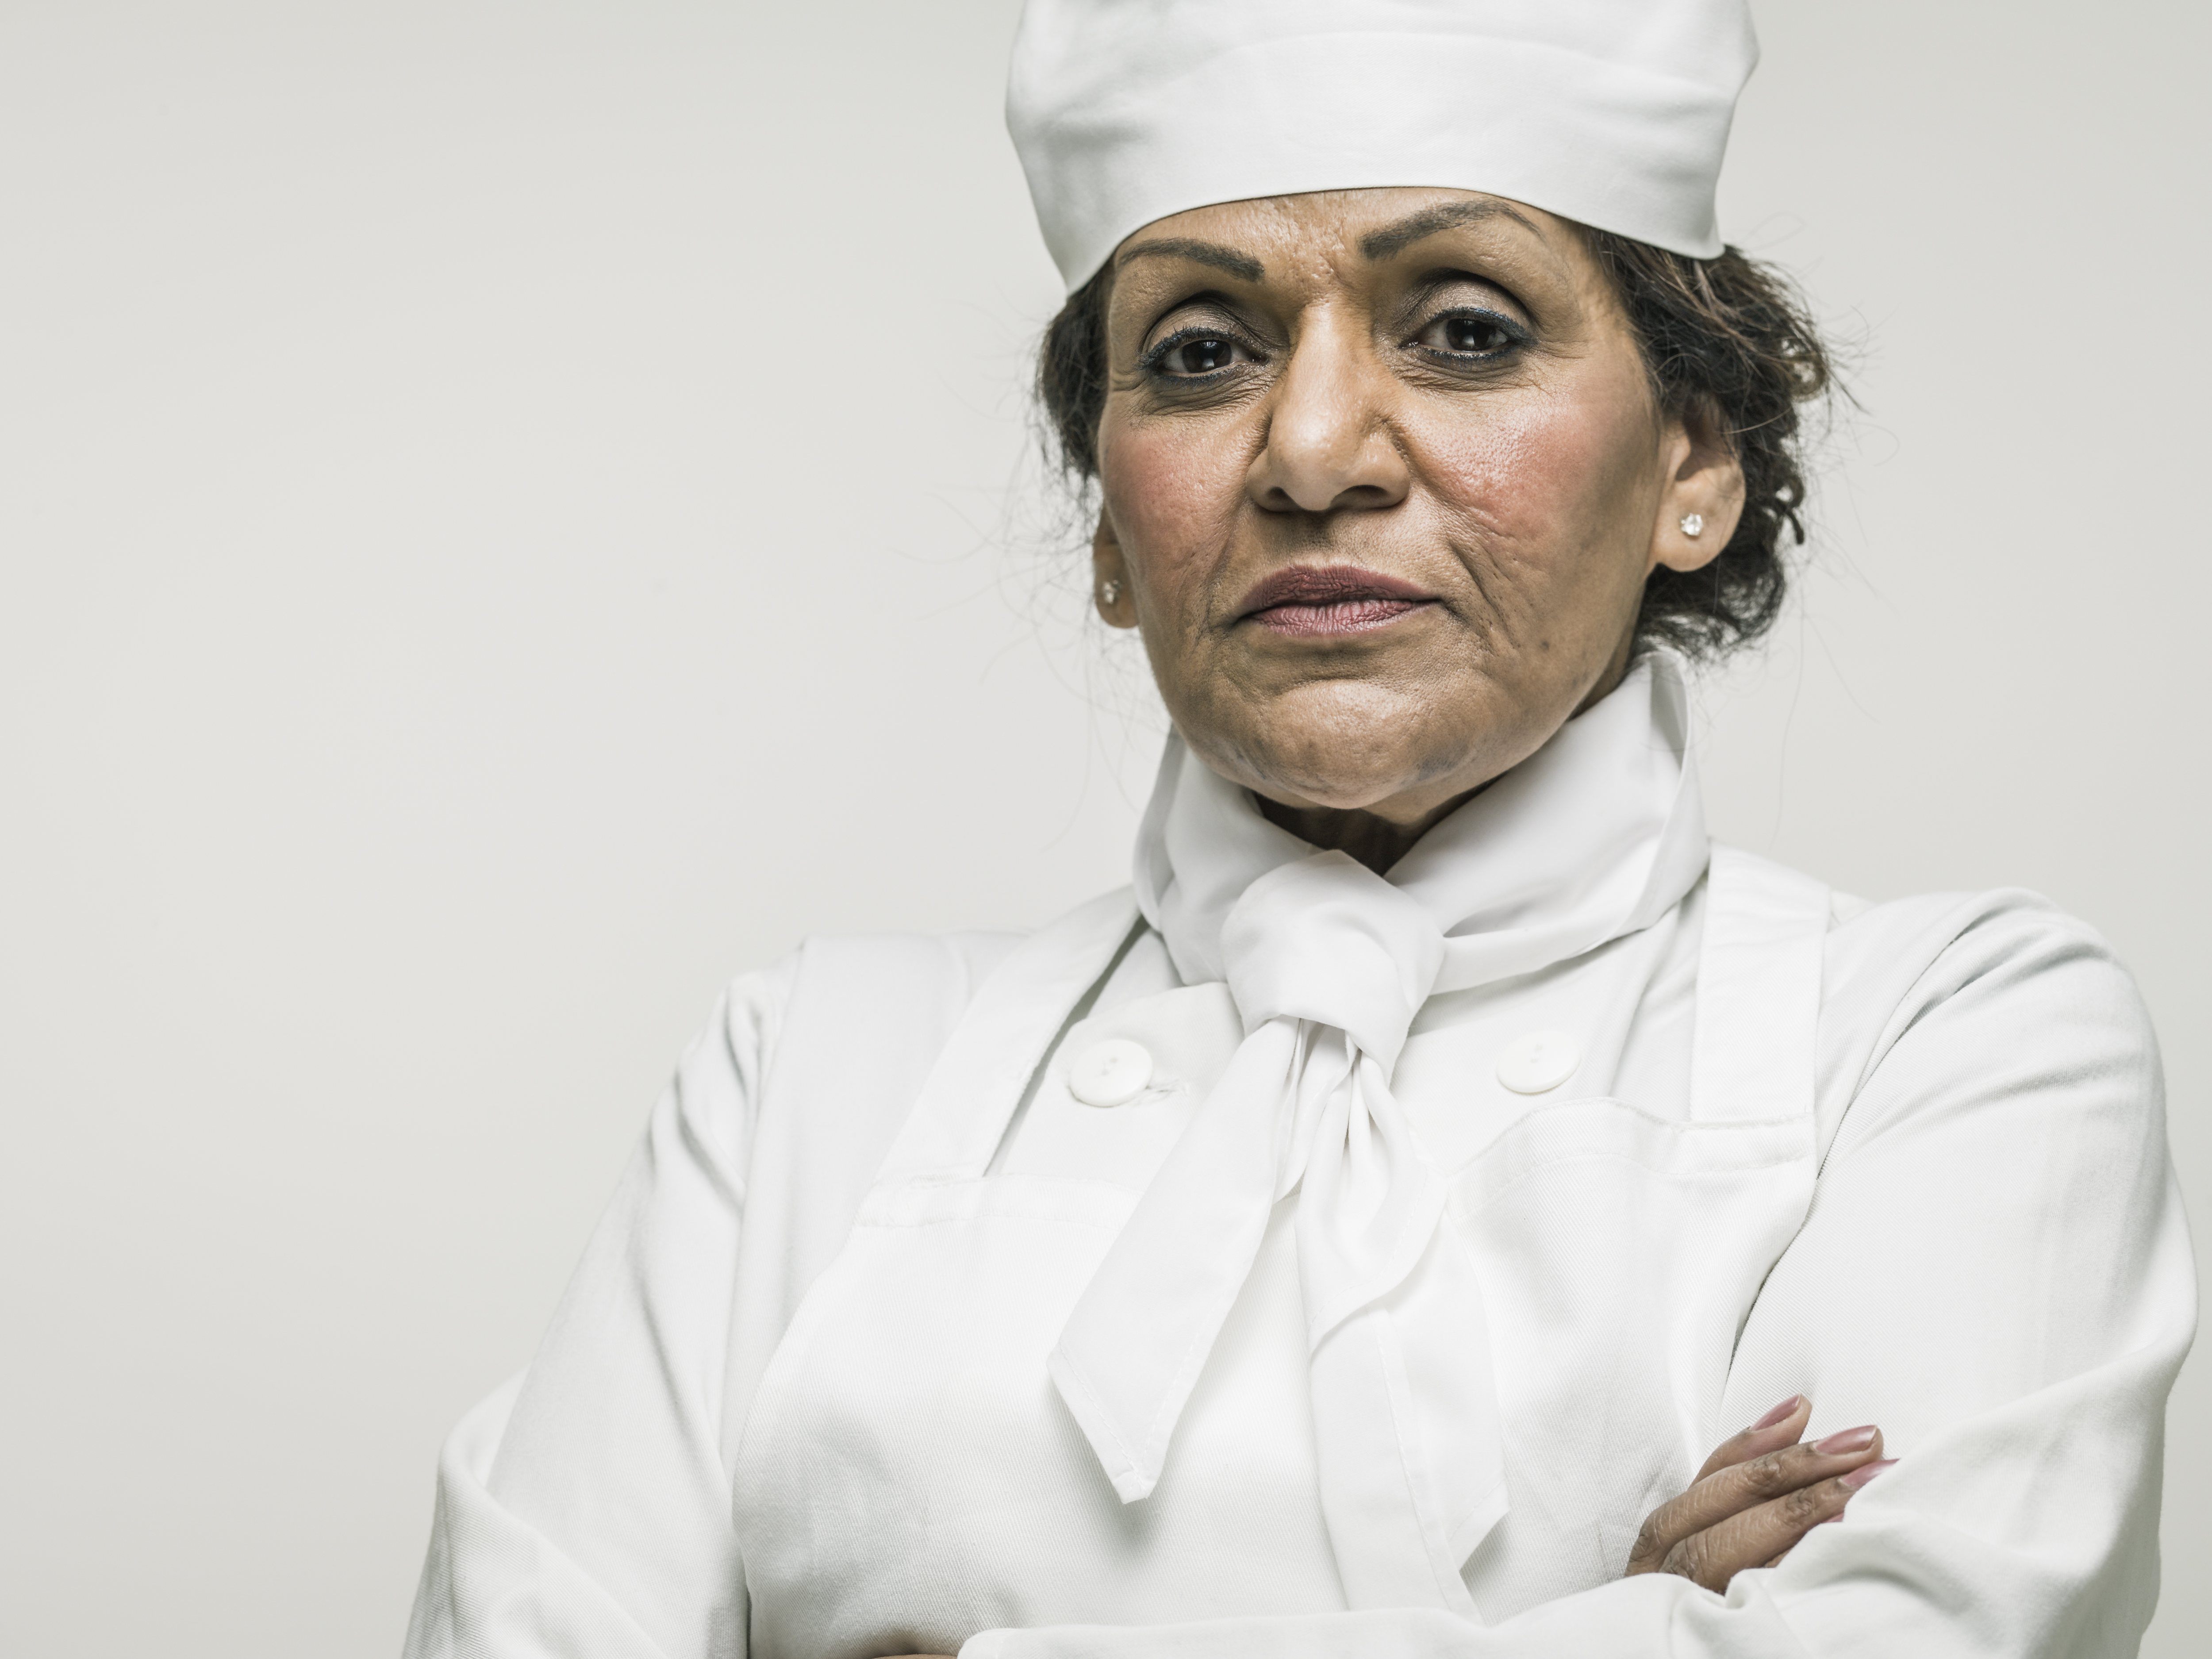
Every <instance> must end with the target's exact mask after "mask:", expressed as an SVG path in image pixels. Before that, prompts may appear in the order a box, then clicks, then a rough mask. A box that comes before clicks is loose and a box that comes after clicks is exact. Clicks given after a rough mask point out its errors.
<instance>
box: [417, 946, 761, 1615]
mask: <svg viewBox="0 0 2212 1659" xmlns="http://www.w3.org/2000/svg"><path fill="white" fill-rule="evenodd" d="M791 973H792V966H791V964H789V963H787V964H786V965H785V966H784V967H783V968H781V969H772V970H769V971H768V972H765V973H762V974H756V975H749V976H747V977H746V978H744V979H741V980H739V981H737V983H736V984H735V985H733V986H732V987H731V988H730V990H729V992H728V993H727V994H726V995H725V997H724V998H723V1000H722V1002H721V1005H720V1007H718V1008H717V1010H716V1012H715V1016H714V1020H713V1022H712V1023H711V1024H710V1025H709V1026H708V1030H706V1032H705V1033H704V1034H703V1035H702V1036H701V1037H700V1038H699V1039H698V1040H697V1041H696V1042H695V1043H694V1044H693V1045H692V1047H691V1048H690V1051H689V1052H688V1053H687V1054H685V1056H684V1060H683V1061H682V1063H681V1064H680V1066H678V1071H677V1074H676V1077H675V1079H673V1080H672V1082H671V1084H670V1085H669V1087H668V1089H667V1091H665V1093H664V1094H663V1096H662V1097H661V1098H660V1100H659V1103H658V1104H657V1105H656V1106H655V1107H654V1109H653V1115H652V1118H651V1120H650V1121H649V1123H648V1126H647V1130H646V1134H645V1138H644V1140H643V1142H642V1144H641V1146H640V1147H639V1149H638V1151H637V1152H636V1154H635V1156H634V1157H633V1158H632V1159H631V1161H630V1164H629V1168H628V1170H626V1171H625V1172H624V1174H623V1180H622V1182H621V1184H620V1186H619V1187H618V1188H617V1191H616V1194H615V1197H614V1200H613V1202H612V1203H611V1206H609V1208H608V1211H607V1213H606V1215H605V1218H603V1219H602V1220H601V1221H600V1223H599V1226H598V1228H597V1230H596V1231H594V1232H593V1234H592V1240H591V1243H590V1244H589V1245H588V1246H587V1247H586V1250H585V1253H584V1258H583V1261H582V1262H581V1264H580V1266H579V1267H578V1268H577V1270H576V1273H575V1275H574V1278H573V1279H571V1280H570V1282H569V1285H568V1290H567V1291H566V1293H565V1294H564V1295H563V1297H562V1301H561V1304H560V1307H559V1310H558V1311H557V1312H556V1314H555V1316H554V1319H553V1323H552V1326H551V1328H550V1330H549V1331H548V1332H547V1334H546V1336H545V1338H544V1341H543V1343H542V1344H541V1345H540V1346H539V1348H538V1352H537V1353H536V1355H535V1356H534V1357H533V1358H532V1360H531V1362H530V1364H529V1367H528V1369H527V1370H526V1371H524V1373H523V1374H522V1375H521V1376H519V1377H517V1378H515V1379H514V1380H513V1381H512V1382H510V1383H507V1385H506V1386H505V1387H504V1388H502V1389H499V1390H498V1391H497V1392H496V1393H495V1394H494V1395H492V1396H491V1397H490V1398H489V1399H488V1400H486V1401H483V1404H482V1405H480V1406H478V1407H477V1408H476V1409H475V1410H474V1411H472V1412H471V1413H469V1415H468V1416H467V1417H466V1418H465V1419H464V1420H463V1421H462V1423H461V1425H459V1428H457V1429H456V1430H455V1431H454V1432H453V1436H452V1437H451V1438H450V1439H449V1440H448V1441H447V1444H446V1447H445V1449H444V1452H443V1453H442V1455H441V1457H440V1460H439V1468H438V1492H437V1502H436V1508H435V1516H434V1520H433V1523H432V1531H431V1539H430V1550H429V1556H428V1560H427V1562H426V1563H425V1565H424V1567H423V1571H422V1583H421V1586H420V1588H419V1589H418V1590H417V1591H416V1600H415V1608H414V1614H413V1617H412V1619H411V1620H410V1622H409V1626H408V1632H407V1644H406V1649H405V1652H406V1659H556V1656H558V1659H586V1656H588V1659H670V1656H682V1659H693V1656H714V1659H738V1656H742V1655H743V1654H744V1650H745V1610H744V1572H743V1568H742V1565H741V1564H740V1562H739V1560H738V1550H737V1541H736V1538H735V1535H734V1534H733V1532H732V1526H731V1522H730V1491H729V1483H728V1480H727V1478H726V1474H725V1473H724V1462H723V1457H722V1449H721V1444H720V1442H721V1437H722V1411H723V1399H722V1395H723V1386H722V1385H723V1375H722V1374H723V1371H724V1369H725V1367H726V1363H727V1358H726V1356H727V1351H728V1340H727V1338H728V1329H729V1323H730V1317H731V1310H732V1285H733V1283H734V1279H735V1276H736V1273H737V1263H738V1233H739V1229H740V1225H741V1224H742V1221H743V1218H744V1202H745V1189H746V1175H747V1170H748V1163H749V1157H750V1146H751V1142H752V1136H753V1127H754V1121H755V1118H756V1115H757V1109H758V1101H759V1095H760V1083H761V1079H762V1075H763V1069H764V1066H765V1064H766V1060H767V1055H768V1053H769V1048H770V1047H771V1045H772V1043H773V1042H774V1039H775V1034H776V1031H777V1029H778V1027H779V1025H780V1023H781V1016H782V1010H783V1008H784V1006H785V1004H786V1002H787V996H788V989H789V980H790V977H791Z"/></svg>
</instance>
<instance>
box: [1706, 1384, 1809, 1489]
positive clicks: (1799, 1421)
mask: <svg viewBox="0 0 2212 1659" xmlns="http://www.w3.org/2000/svg"><path fill="white" fill-rule="evenodd" d="M1812 1415H1813V1402H1812V1401H1809V1400H1808V1399H1806V1398H1805V1396H1804V1395H1802V1394H1793V1395H1790V1398H1789V1399H1787V1400H1785V1401H1783V1402H1782V1403H1781V1404H1780V1405H1778V1406H1777V1407H1774V1408H1773V1409H1772V1410H1771V1411H1770V1412H1768V1413H1766V1415H1765V1416H1764V1417H1762V1418H1760V1419H1759V1421H1758V1422H1756V1423H1754V1424H1753V1425H1751V1426H1750V1427H1749V1428H1747V1429H1742V1430H1739V1431H1737V1432H1736V1433H1735V1434H1732V1435H1730V1436H1729V1437H1728V1438H1727V1439H1725V1440H1723V1441H1722V1442H1721V1443H1720V1444H1719V1445H1717V1446H1716V1447H1714V1448H1713V1455H1711V1457H1708V1458H1707V1459H1706V1460H1705V1468H1701V1469H1699V1471H1698V1480H1704V1479H1705V1477H1706V1476H1707V1475H1709V1474H1719V1473H1720V1472H1721V1471H1722V1470H1723V1469H1725V1468H1731V1467H1732V1466H1734V1465H1735V1464H1737V1463H1748V1462H1751V1460H1752V1459H1753V1458H1754V1457H1764V1456H1765V1455H1766V1454H1767V1453H1768V1452H1771V1451H1780V1450H1781V1449H1783V1448H1784V1446H1794V1445H1796V1443H1797V1442H1798V1441H1800V1440H1802V1438H1804V1436H1805V1425H1806V1423H1807V1422H1808V1420H1809V1419H1811V1417H1812ZM1696 1484H1697V1481H1692V1482H1691V1485H1692V1486H1695V1485H1696Z"/></svg>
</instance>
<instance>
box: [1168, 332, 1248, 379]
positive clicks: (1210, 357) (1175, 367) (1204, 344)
mask: <svg viewBox="0 0 2212 1659" xmlns="http://www.w3.org/2000/svg"><path fill="white" fill-rule="evenodd" d="M1236 361H1237V348H1236V347H1235V346H1234V345H1232V344H1231V343H1229V342H1228V341H1227V340H1225V339H1223V338H1221V337H1219V336H1218V335H1213V334H1206V335H1201V336H1200V337H1198V338H1197V339H1194V340H1184V341H1182V342H1181V343H1178V344H1176V346H1174V347H1172V348H1171V349H1170V350H1169V352H1168V355H1167V362H1166V363H1165V365H1164V367H1165V368H1167V370H1168V372H1169V373H1170V374H1212V373H1214V371H1216V370H1217V369H1224V368H1228V367H1229V365H1230V364H1231V363H1233V362H1236Z"/></svg>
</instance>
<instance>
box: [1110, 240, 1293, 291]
mask: <svg viewBox="0 0 2212 1659" xmlns="http://www.w3.org/2000/svg"><path fill="white" fill-rule="evenodd" d="M1143 258H1162V259H1188V260H1191V261H1193V262H1194V263H1195V264H1201V265H1212V267H1213V268H1214V269H1215V270H1225V271H1227V272H1228V273H1229V274H1230V275H1231V276H1236V277H1240V278H1242V279H1243V281H1245V282H1248V283H1256V282H1258V281H1259V280H1260V279H1261V277H1263V276H1266V275H1267V266H1265V265H1263V264H1261V263H1260V262H1259V261H1258V260H1257V259H1255V258H1253V257H1252V256H1251V255H1250V254H1249V253H1239V252H1237V250H1236V249H1235V248H1233V247H1224V246H1221V244H1220V243H1218V242H1200V241H1194V240H1192V239H1191V238H1189V237H1188V236H1163V237H1161V238H1159V239H1158V240H1156V241H1151V242H1139V243H1138V244H1137V245H1136V246H1133V247H1125V248H1123V249H1122V250H1121V252H1120V253H1119V254H1117V255H1115V259H1114V269H1115V270H1120V269H1121V267H1122V266H1123V265H1126V264H1128V263H1129V261H1130V260H1132V259H1143Z"/></svg>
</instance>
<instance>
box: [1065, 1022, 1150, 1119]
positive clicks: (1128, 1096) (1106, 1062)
mask: <svg viewBox="0 0 2212 1659" xmlns="http://www.w3.org/2000/svg"><path fill="white" fill-rule="evenodd" d="M1151 1082H1152V1055H1151V1054H1150V1053H1149V1052H1147V1050H1146V1048H1145V1045H1144V1044H1143V1043H1141V1042H1130V1041H1129V1039H1128V1038H1127V1037H1108V1038H1107V1039H1106V1041H1105V1042H1094V1043H1092V1044H1091V1047H1089V1048H1085V1050H1084V1051H1083V1052H1082V1053H1081V1054H1078V1055H1076V1057H1075V1059H1074V1060H1073V1063H1071V1064H1070V1065H1069V1066H1068V1068H1067V1092H1068V1093H1070V1094H1072V1095H1073V1096H1074V1097H1076V1098H1077V1099H1078V1100H1079V1101H1081V1102H1082V1103H1084V1104H1085V1106H1126V1105H1127V1104H1128V1103H1130V1102H1131V1101H1133V1100H1134V1099H1135V1098H1136V1097H1138V1096H1139V1095H1140V1094H1142V1093H1144V1092H1145V1088H1146V1085H1148V1084H1149V1083H1151Z"/></svg>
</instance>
